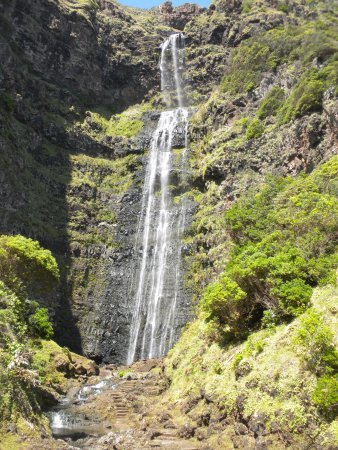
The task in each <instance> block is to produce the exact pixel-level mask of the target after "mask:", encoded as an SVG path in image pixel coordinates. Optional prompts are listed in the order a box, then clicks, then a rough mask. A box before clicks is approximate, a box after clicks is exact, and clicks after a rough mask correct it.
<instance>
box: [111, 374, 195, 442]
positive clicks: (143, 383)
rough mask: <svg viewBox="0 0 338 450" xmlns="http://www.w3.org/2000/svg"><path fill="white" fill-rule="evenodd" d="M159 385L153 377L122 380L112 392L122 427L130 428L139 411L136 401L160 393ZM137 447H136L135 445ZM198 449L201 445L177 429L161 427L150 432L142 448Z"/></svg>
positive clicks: (116, 414)
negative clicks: (135, 408)
mask: <svg viewBox="0 0 338 450" xmlns="http://www.w3.org/2000/svg"><path fill="white" fill-rule="evenodd" d="M159 389H160V388H159V387H158V386H156V385H155V386H154V381H153V380H152V379H137V380H121V382H120V383H119V384H118V386H117V387H116V389H114V391H112V392H111V393H110V398H111V399H112V403H113V405H112V406H113V407H114V412H115V418H116V419H115V420H116V423H117V424H118V426H119V427H121V429H126V428H130V425H131V423H132V422H133V421H134V420H135V419H136V417H137V413H136V412H135V411H134V409H133V405H134V401H135V400H136V399H137V398H138V397H139V396H146V397H148V398H149V397H153V396H154V397H155V396H158V395H159ZM135 448H136V447H135ZM157 448H158V449H170V450H198V448H199V447H197V446H196V445H194V444H193V443H191V442H190V441H189V440H187V439H182V438H180V437H179V436H178V435H177V430H176V429H167V428H160V429H155V430H153V431H152V432H151V433H150V436H149V438H148V439H147V444H145V445H144V446H143V447H142V450H152V449H157Z"/></svg>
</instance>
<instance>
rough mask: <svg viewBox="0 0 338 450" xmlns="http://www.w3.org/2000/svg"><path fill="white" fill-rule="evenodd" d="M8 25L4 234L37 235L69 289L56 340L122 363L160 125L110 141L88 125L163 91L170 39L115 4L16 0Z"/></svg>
mask: <svg viewBox="0 0 338 450" xmlns="http://www.w3.org/2000/svg"><path fill="white" fill-rule="evenodd" d="M0 20H1V24H2V25H1V31H0V59H1V68H0V81H1V88H0V100H1V101H0V128H1V132H0V149H1V155H2V157H1V162H0V169H1V170H0V177H1V199H0V209H1V223H0V229H1V232H3V233H22V234H24V235H25V236H29V237H33V238H35V239H37V240H39V241H40V242H41V243H42V244H43V245H44V246H45V247H47V248H50V249H51V250H52V251H53V253H54V255H55V256H56V257H57V259H58V262H59V265H60V267H61V271H62V282H61V283H60V289H59V290H58V292H56V293H55V296H54V298H53V301H52V302H50V301H47V300H45V305H46V306H47V307H48V308H49V310H50V313H51V315H52V317H53V319H54V322H55V324H56V327H55V328H56V339H57V340H58V341H59V342H60V343H61V344H63V345H67V346H68V347H70V348H71V349H74V350H76V351H77V352H84V353H87V354H90V355H91V356H92V357H94V358H96V359H97V360H102V359H103V358H105V359H106V360H109V359H110V358H112V357H113V356H114V358H117V359H118V360H122V356H121V354H122V349H123V345H125V340H126V339H127V334H128V330H127V329H126V327H124V323H125V321H126V320H127V319H126V314H127V313H126V308H127V305H128V297H127V295H126V290H125V289H124V288H125V287H126V285H127V284H128V275H125V274H126V273H127V274H128V273H129V272H128V270H129V269H128V267H126V268H124V267H123V263H124V262H125V261H126V260H128V258H130V253H131V249H132V247H133V245H132V241H133V236H132V233H133V231H132V230H133V229H134V228H135V227H136V223H137V214H138V209H139V205H138V203H137V202H138V201H139V196H140V189H141V187H140V186H139V183H141V182H142V170H140V167H139V166H140V163H139V162H138V156H137V155H142V154H143V153H144V152H145V150H146V149H147V148H148V145H149V139H150V136H151V129H152V127H153V126H154V122H153V121H152V120H149V124H150V125H149V127H148V130H147V131H145V133H144V134H143V135H142V136H140V137H139V138H136V139H134V140H129V141H128V140H125V139H123V138H122V137H120V136H114V137H111V136H103V137H100V138H98V137H97V133H98V130H100V125H99V124H97V123H92V124H91V125H90V127H89V128H90V130H91V131H90V133H86V132H84V130H83V128H82V127H81V123H84V120H85V118H86V113H85V111H86V110H88V109H89V110H93V111H95V110H96V109H97V108H99V109H100V108H101V109H100V111H101V110H102V108H103V112H102V114H103V115H102V116H101V117H104V115H106V117H108V118H109V117H110V116H111V114H112V113H113V112H119V111H122V110H124V109H125V108H126V107H128V106H129V105H130V104H135V103H138V102H140V101H141V100H142V99H144V97H145V96H146V95H147V94H148V92H149V90H151V89H153V88H154V87H156V86H158V83H159V73H158V67H157V64H158V54H157V48H158V46H159V44H160V42H162V37H161V36H160V34H157V32H156V30H155V29H154V28H153V27H150V28H144V27H140V26H139V25H137V24H136V23H135V20H134V19H133V18H132V17H131V16H130V15H128V14H127V13H126V12H125V11H124V10H123V8H121V7H119V6H117V5H116V4H115V3H111V2H109V1H105V2H99V8H96V7H95V8H93V7H90V6H88V5H82V6H81V5H79V3H78V2H75V1H74V2H67V3H66V2H63V1H62V0H59V1H37V2H22V1H21V0H17V1H14V2H7V1H6V2H2V3H1V5H0ZM104 108H106V110H105V109H104ZM95 127H96V128H95ZM119 158H122V159H123V161H126V163H125V165H124V163H123V162H118V161H120V159H119ZM122 159H121V161H122ZM114 161H116V163H115V162H114ZM136 166H137V167H136ZM124 167H125V168H124ZM137 171H138V172H139V175H138V176H136V175H135V185H134V187H132V188H130V189H129V185H131V184H132V183H131V182H130V181H132V178H133V177H134V175H133V174H136V172H137ZM117 172H119V173H120V172H121V174H120V175H119V177H120V178H118V177H117V176H116V175H114V174H115V173H117ZM18 173H20V176H17V174H18ZM116 177H117V178H116ZM128 177H129V178H128ZM115 178H116V183H117V184H116V186H115V187H113V188H110V187H109V186H111V184H112V183H113V185H114V180H115ZM127 178H128V187H126V188H119V183H120V184H121V183H122V185H123V186H124V184H123V183H125V182H126V181H125V180H126V179H127ZM101 183H106V185H107V186H108V187H103V186H101ZM109 183H110V184H109ZM127 191H128V193H127ZM107 215H108V216H109V217H106V216H107ZM120 221H121V222H120ZM129 228H131V230H130V229H129ZM118 246H119V249H117V247H118ZM110 281H111V283H110ZM123 327H124V331H122V334H123V333H124V334H123V336H124V338H121V339H122V340H121V339H120V337H119V338H116V337H115V336H116V335H118V336H120V335H119V333H121V330H122V328H123ZM123 339H124V340H123ZM114 348H115V350H114Z"/></svg>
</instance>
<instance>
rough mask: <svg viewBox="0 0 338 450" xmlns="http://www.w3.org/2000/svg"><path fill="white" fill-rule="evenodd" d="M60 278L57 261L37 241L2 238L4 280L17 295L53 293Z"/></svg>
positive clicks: (0, 261) (0, 263) (0, 274)
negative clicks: (46, 290) (32, 291)
mask: <svg viewBox="0 0 338 450" xmlns="http://www.w3.org/2000/svg"><path fill="white" fill-rule="evenodd" d="M59 276H60V275H59V268H58V265H57V263H56V261H55V258H54V257H53V256H52V254H51V252H50V251H49V250H46V249H43V248H42V247H41V246H40V244H39V243H38V242H37V241H34V240H33V239H29V238H25V237H24V236H21V235H16V236H5V235H3V236H0V279H2V280H3V281H4V282H5V284H6V285H7V286H8V287H9V288H10V289H12V290H13V291H14V292H16V293H21V292H22V290H24V291H26V290H27V289H28V290H30V289H33V290H34V291H36V290H41V289H51V288H52V287H53V286H54V285H55V282H56V281H57V280H58V279H59Z"/></svg>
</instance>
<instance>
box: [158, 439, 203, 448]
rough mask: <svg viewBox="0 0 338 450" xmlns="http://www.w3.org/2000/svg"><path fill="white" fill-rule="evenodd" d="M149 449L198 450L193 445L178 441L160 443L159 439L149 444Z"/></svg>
mask: <svg viewBox="0 0 338 450" xmlns="http://www.w3.org/2000/svg"><path fill="white" fill-rule="evenodd" d="M149 447H152V448H169V449H170V450H198V448H197V447H196V446H195V445H193V444H190V443H186V442H184V441H179V440H177V441H176V440H172V441H169V440H168V441H162V440H161V439H154V440H153V441H151V442H149Z"/></svg>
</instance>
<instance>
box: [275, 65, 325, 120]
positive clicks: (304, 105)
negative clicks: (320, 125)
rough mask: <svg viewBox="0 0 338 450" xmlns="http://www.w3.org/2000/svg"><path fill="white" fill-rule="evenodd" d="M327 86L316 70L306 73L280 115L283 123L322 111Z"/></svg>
mask: <svg viewBox="0 0 338 450" xmlns="http://www.w3.org/2000/svg"><path fill="white" fill-rule="evenodd" d="M324 90H325V86H324V83H323V81H322V80H320V79H319V74H318V71H317V70H316V69H314V70H311V71H308V72H306V73H305V74H304V75H303V76H302V77H301V79H300V81H299V82H298V84H297V85H296V87H295V88H294V89H293V90H292V92H291V95H290V96H289V98H288V100H287V101H286V103H285V105H284V106H283V108H282V109H281V111H280V113H279V120H280V122H281V123H287V122H289V120H291V119H293V118H296V117H301V116H303V115H305V114H308V113H310V112H313V111H320V110H321V109H322V100H323V94H324Z"/></svg>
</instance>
